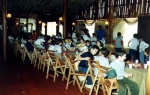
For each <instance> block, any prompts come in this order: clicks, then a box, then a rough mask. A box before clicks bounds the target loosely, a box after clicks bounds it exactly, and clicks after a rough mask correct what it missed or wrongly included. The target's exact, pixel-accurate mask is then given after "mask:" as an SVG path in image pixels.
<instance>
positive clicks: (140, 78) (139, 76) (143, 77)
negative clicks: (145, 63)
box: [125, 68, 148, 95]
mask: <svg viewBox="0 0 150 95" xmlns="http://www.w3.org/2000/svg"><path fill="white" fill-rule="evenodd" d="M125 71H126V72H127V73H132V74H133V76H132V77H130V78H129V79H131V80H132V81H134V82H136V83H137V84H138V86H139V95H146V87H147V75H148V69H143V68H132V69H130V68H125ZM130 94H131V93H130V92H129V95H130Z"/></svg>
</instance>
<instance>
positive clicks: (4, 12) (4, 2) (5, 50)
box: [2, 0, 7, 62]
mask: <svg viewBox="0 0 150 95" xmlns="http://www.w3.org/2000/svg"><path fill="white" fill-rule="evenodd" d="M6 14H7V0H3V1H2V16H3V26H2V28H3V60H4V62H6V61H7V44H6V43H7V25H6Z"/></svg>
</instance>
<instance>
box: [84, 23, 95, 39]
mask: <svg viewBox="0 0 150 95" xmlns="http://www.w3.org/2000/svg"><path fill="white" fill-rule="evenodd" d="M84 24H85V26H86V28H87V29H88V30H89V34H90V36H91V37H92V34H93V33H94V32H95V22H94V23H92V24H91V25H87V24H86V23H84Z"/></svg>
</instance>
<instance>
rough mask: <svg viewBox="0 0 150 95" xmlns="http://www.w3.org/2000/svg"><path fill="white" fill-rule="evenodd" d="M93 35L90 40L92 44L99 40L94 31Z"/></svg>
mask: <svg viewBox="0 0 150 95" xmlns="http://www.w3.org/2000/svg"><path fill="white" fill-rule="evenodd" d="M92 35H93V37H91V40H90V41H91V44H92V45H96V41H97V38H96V34H95V33H93V34H92Z"/></svg>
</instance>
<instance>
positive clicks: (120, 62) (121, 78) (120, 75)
mask: <svg viewBox="0 0 150 95" xmlns="http://www.w3.org/2000/svg"><path fill="white" fill-rule="evenodd" d="M115 55H116V58H117V59H116V60H114V61H113V62H111V64H110V67H112V68H114V69H115V71H116V73H117V81H118V84H119V92H118V95H127V88H126V86H128V87H129V89H130V92H131V95H139V88H138V85H137V83H135V82H133V81H132V80H130V79H128V78H129V77H131V76H132V74H127V73H126V72H125V71H124V68H125V62H124V60H125V59H126V54H125V51H118V52H116V54H115Z"/></svg>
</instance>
